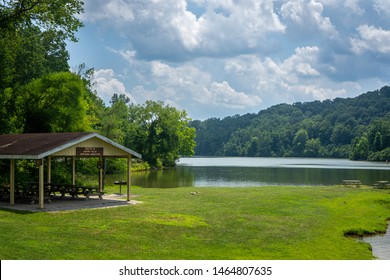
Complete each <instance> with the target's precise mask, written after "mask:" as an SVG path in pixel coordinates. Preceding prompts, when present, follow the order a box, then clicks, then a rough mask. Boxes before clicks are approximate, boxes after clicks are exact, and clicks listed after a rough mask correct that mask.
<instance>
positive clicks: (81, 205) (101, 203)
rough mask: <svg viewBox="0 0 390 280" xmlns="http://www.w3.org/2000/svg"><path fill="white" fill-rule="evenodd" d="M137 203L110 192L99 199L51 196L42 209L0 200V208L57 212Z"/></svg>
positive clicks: (36, 205)
mask: <svg viewBox="0 0 390 280" xmlns="http://www.w3.org/2000/svg"><path fill="white" fill-rule="evenodd" d="M138 203H140V202H139V201H136V200H130V201H127V200H126V195H118V194H112V195H105V196H103V199H99V198H97V197H91V198H89V199H87V200H86V199H85V198H84V197H79V198H71V197H65V198H53V199H52V200H51V203H45V208H43V209H39V205H38V204H31V203H28V202H19V203H15V205H13V206H11V205H10V204H9V202H8V201H0V210H1V209H9V210H15V211H27V212H58V211H77V210H85V209H103V208H112V207H123V206H129V205H135V204H138Z"/></svg>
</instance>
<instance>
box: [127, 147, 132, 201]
mask: <svg viewBox="0 0 390 280" xmlns="http://www.w3.org/2000/svg"><path fill="white" fill-rule="evenodd" d="M130 186H131V156H130V155H129V156H128V157H127V201H130Z"/></svg>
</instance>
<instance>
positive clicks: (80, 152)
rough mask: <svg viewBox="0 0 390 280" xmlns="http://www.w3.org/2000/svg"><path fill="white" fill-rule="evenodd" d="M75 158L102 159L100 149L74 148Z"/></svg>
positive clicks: (101, 150)
mask: <svg viewBox="0 0 390 280" xmlns="http://www.w3.org/2000/svg"><path fill="white" fill-rule="evenodd" d="M76 156H78V157H102V156H103V148H102V147H76Z"/></svg>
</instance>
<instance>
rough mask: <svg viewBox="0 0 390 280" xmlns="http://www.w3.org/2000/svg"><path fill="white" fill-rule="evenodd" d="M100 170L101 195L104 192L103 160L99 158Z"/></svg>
mask: <svg viewBox="0 0 390 280" xmlns="http://www.w3.org/2000/svg"><path fill="white" fill-rule="evenodd" d="M98 168H99V193H102V192H103V158H102V157H100V158H99V163H98Z"/></svg>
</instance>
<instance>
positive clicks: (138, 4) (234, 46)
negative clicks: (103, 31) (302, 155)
mask: <svg viewBox="0 0 390 280" xmlns="http://www.w3.org/2000/svg"><path fill="white" fill-rule="evenodd" d="M85 4H86V9H85V10H86V13H85V15H83V20H85V21H87V22H92V23H96V24H99V25H101V26H103V28H107V26H108V27H109V28H114V29H115V30H116V32H118V33H120V34H121V35H122V36H124V37H126V38H128V40H129V41H130V45H131V46H132V48H133V50H134V51H135V53H136V55H137V56H138V57H140V58H144V59H149V60H153V59H156V58H157V57H158V58H160V59H161V58H164V59H165V60H175V59H176V60H188V59H190V58H192V57H193V56H211V55H213V56H214V55H220V56H229V55H232V54H236V53H237V52H240V51H247V50H256V49H259V48H267V41H266V40H265V34H267V33H269V32H276V33H280V32H284V26H283V24H282V23H281V22H280V20H279V17H278V16H277V15H276V14H275V13H274V11H273V1H272V0H264V1H257V0H240V1H223V0H210V1H198V2H197V5H199V6H201V7H202V8H203V9H204V13H203V14H201V15H200V16H199V17H198V16H196V15H195V14H194V13H193V12H192V11H190V10H189V9H188V4H187V1H185V0H166V1H154V0H145V1H131V0H128V1H125V0H97V1H95V0H93V1H92V0H87V1H85Z"/></svg>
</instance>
